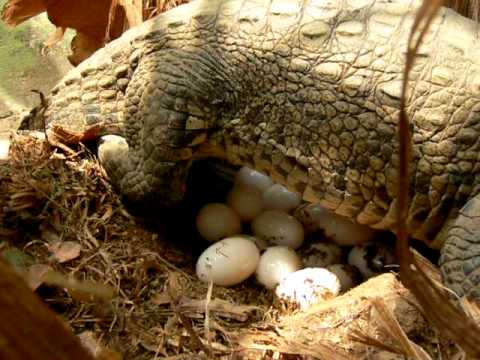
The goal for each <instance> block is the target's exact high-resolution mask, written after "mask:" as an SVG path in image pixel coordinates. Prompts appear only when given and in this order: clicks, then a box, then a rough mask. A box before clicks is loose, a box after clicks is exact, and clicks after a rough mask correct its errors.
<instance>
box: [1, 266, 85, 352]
mask: <svg viewBox="0 0 480 360" xmlns="http://www.w3.org/2000/svg"><path fill="white" fill-rule="evenodd" d="M0 359H8V360H94V358H93V356H92V355H91V354H90V353H89V352H88V351H87V350H86V349H85V348H84V347H83V346H82V345H81V343H80V340H79V339H78V338H77V337H76V336H75V335H73V334H72V333H71V332H70V331H69V330H68V328H67V326H66V325H65V323H63V322H62V321H61V320H60V318H59V317H58V316H57V315H56V314H55V313H54V312H53V311H52V310H51V309H50V308H48V306H47V305H46V304H45V303H43V302H42V301H41V299H40V298H39V297H38V296H37V295H36V294H34V293H33V292H32V291H31V290H30V289H29V287H28V286H27V284H26V283H25V282H24V280H23V279H22V277H21V276H20V275H18V274H17V273H16V272H15V270H14V269H12V268H11V267H10V266H8V265H7V264H6V263H5V262H4V261H3V260H0Z"/></svg>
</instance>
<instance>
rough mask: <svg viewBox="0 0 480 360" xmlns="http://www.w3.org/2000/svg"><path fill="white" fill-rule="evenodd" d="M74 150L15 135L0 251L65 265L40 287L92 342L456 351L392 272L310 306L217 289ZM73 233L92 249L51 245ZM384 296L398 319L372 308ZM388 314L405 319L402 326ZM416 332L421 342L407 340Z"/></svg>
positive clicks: (278, 353)
mask: <svg viewBox="0 0 480 360" xmlns="http://www.w3.org/2000/svg"><path fill="white" fill-rule="evenodd" d="M64 154H65V153H63V152H59V151H58V150H56V149H54V148H52V147H51V146H50V145H49V144H48V143H46V142H45V141H44V140H42V139H38V138H36V137H33V136H30V135H20V136H15V137H14V138H13V139H12V146H11V151H10V159H9V160H8V161H7V162H5V163H3V164H1V166H0V208H1V209H2V211H1V212H0V220H1V223H2V228H1V229H0V233H1V234H3V236H2V238H6V239H7V238H8V241H6V242H5V243H4V244H3V245H2V246H1V247H0V249H2V250H1V251H3V252H5V250H6V249H9V248H11V247H13V246H15V247H17V248H20V249H21V250H22V251H23V252H24V253H26V254H28V255H30V256H32V257H33V258H34V259H35V263H36V265H35V266H37V267H36V268H35V269H38V264H41V265H48V266H49V267H50V268H52V269H53V270H54V271H55V273H54V274H53V275H52V273H50V275H49V276H45V277H42V278H41V279H42V280H41V281H38V279H36V280H37V285H38V283H43V285H42V286H40V287H39V288H38V289H37V290H36V291H37V293H38V294H39V295H40V296H42V297H43V298H44V300H45V301H46V302H47V303H48V304H49V305H50V306H51V307H53V308H54V309H55V310H56V311H58V312H59V313H60V314H61V315H62V317H63V318H65V319H66V320H67V321H68V322H69V324H70V326H71V327H72V329H73V330H74V332H75V333H77V334H80V335H81V337H82V338H84V337H85V338H88V339H90V340H85V342H86V343H88V342H89V341H90V342H92V341H93V343H94V344H95V345H94V346H93V345H91V346H90V347H91V348H92V346H93V347H95V346H97V347H98V345H99V344H100V345H102V346H103V350H104V351H107V350H108V351H112V349H113V350H115V351H117V352H114V354H116V355H118V354H122V355H123V357H124V358H125V359H202V358H206V359H207V358H208V359H289V360H290V359H332V358H336V359H363V358H365V356H367V355H368V356H373V357H372V359H375V357H374V356H377V355H375V354H377V353H378V352H379V351H380V349H384V348H385V347H386V348H387V349H388V350H389V351H393V352H397V353H399V354H410V352H411V351H412V347H414V349H417V351H419V350H418V349H419V346H421V347H422V348H424V349H425V350H426V351H427V352H428V353H429V354H430V356H432V358H436V357H437V355H438V354H439V352H442V353H448V354H451V353H452V352H455V351H456V350H455V348H452V346H451V344H450V343H449V342H447V341H444V340H441V339H440V338H439V337H438V336H437V334H436V332H435V331H434V330H433V329H432V328H431V327H430V326H429V325H428V323H427V322H426V321H425V320H424V318H423V315H422V313H421V312H420V311H419V310H418V305H416V301H415V299H414V298H413V297H412V296H411V294H410V293H409V292H408V291H407V290H406V289H405V288H403V287H402V286H401V285H400V284H399V283H398V281H397V280H396V279H395V276H393V275H388V274H387V275H385V276H383V277H379V278H377V279H376V280H372V281H370V282H367V283H365V284H363V285H361V286H359V287H358V288H356V289H354V290H352V291H351V292H349V293H347V294H346V295H344V296H342V297H340V298H337V299H334V300H332V301H330V302H327V303H325V304H321V305H319V306H318V307H315V308H312V309H311V310H309V311H307V312H304V313H300V312H291V311H288V310H285V309H284V308H283V307H279V306H277V305H278V304H276V303H275V302H274V301H273V299H272V296H271V294H270V293H269V292H267V291H266V290H264V289H263V288H261V287H259V286H257V285H256V284H255V283H254V282H253V281H251V282H247V283H245V284H242V285H239V286H236V287H233V288H220V287H214V288H213V291H212V294H211V298H210V297H209V296H207V294H208V285H207V284H204V283H201V282H199V281H198V280H197V279H196V277H195V276H194V263H195V258H194V256H193V255H194V254H192V253H189V252H188V246H187V251H185V247H184V249H180V248H176V247H175V245H174V243H175V242H174V241H171V239H169V238H166V235H165V234H164V233H162V232H160V233H158V232H151V231H148V230H146V229H145V227H144V226H142V225H141V224H138V223H137V222H136V221H135V219H134V218H132V217H131V216H130V215H129V214H128V213H127V212H126V211H125V209H124V208H123V206H122V205H121V203H120V201H119V199H118V197H117V196H116V194H115V193H114V192H113V191H112V189H111V188H110V185H109V184H108V182H107V181H106V180H105V178H104V174H103V172H102V169H101V167H100V166H99V164H98V163H97V161H96V160H95V158H94V157H92V156H91V155H90V154H89V152H88V150H87V149H85V148H78V149H74V150H71V151H69V152H68V154H69V155H68V156H67V155H64ZM192 237H193V235H192ZM66 242H69V243H78V244H80V248H81V252H80V254H79V255H78V254H76V255H73V256H71V257H70V258H68V257H67V258H66V260H65V261H63V260H62V262H60V261H59V260H58V256H57V255H58V254H56V253H55V250H53V249H54V248H55V247H54V246H52V245H53V244H58V243H66ZM56 249H58V247H56ZM67 254H68V253H67ZM430 266H432V265H431V264H430ZM432 269H434V267H432ZM26 270H27V271H28V270H29V269H28V268H27V269H26ZM36 271H37V270H36ZM432 271H434V270H432ZM36 276H38V275H36ZM72 279H74V281H73V280H72ZM29 280H31V279H29ZM34 280H35V279H34ZM112 293H113V294H114V295H113V298H112V297H111V294H112ZM380 297H381V298H382V299H383V300H382V302H381V303H380V305H378V301H379V300H376V299H378V298H380ZM382 304H383V308H386V309H388V310H385V311H384V313H386V314H388V316H389V318H388V319H389V320H388V321H387V322H385V321H383V322H382V321H379V320H378V315H375V314H372V309H373V308H374V307H378V306H382ZM205 314H207V315H205ZM206 316H208V319H206ZM372 316H373V318H372ZM375 318H377V320H375V321H373V320H372V319H375ZM392 319H393V320H392ZM207 320H208V321H207ZM385 323H386V324H387V325H386V326H387V327H388V326H390V327H392V325H391V324H399V325H397V326H396V327H393V329H394V330H395V332H393V333H391V332H388V331H385V330H382V326H383V327H384V326H385V325H382V324H385ZM389 324H390V325H389ZM359 329H362V330H361V331H360V330H359ZM399 333H400V334H403V335H402V337H401V339H403V341H402V342H400V343H399V342H398V339H395V336H393V335H395V334H399ZM392 334H393V335H392ZM352 336H356V338H355V341H353V340H352ZM412 337H414V339H415V343H416V344H415V345H412V342H411V341H407V340H406V339H408V338H410V339H411V338H412ZM92 339H93V340H92ZM365 339H374V340H375V341H376V342H372V341H370V342H368V340H365ZM440 340H441V341H440ZM362 342H363V343H366V344H367V345H363V344H362ZM378 344H387V345H386V346H384V347H383V348H380V347H379V346H378ZM406 344H407V345H408V346H409V347H408V348H407V349H408V350H405V349H404V347H405V346H406ZM105 348H106V349H107V350H105ZM378 356H379V355H378ZM107 358H109V357H107ZM109 359H113V358H112V357H110V358H109Z"/></svg>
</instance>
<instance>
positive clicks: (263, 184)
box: [235, 166, 273, 191]
mask: <svg viewBox="0 0 480 360" xmlns="http://www.w3.org/2000/svg"><path fill="white" fill-rule="evenodd" d="M235 184H236V185H247V186H252V187H254V188H257V189H258V190H260V191H264V190H266V189H267V188H269V187H270V186H271V185H272V184H273V180H272V179H271V178H270V177H269V176H268V175H265V174H262V173H261V172H259V171H256V170H253V169H250V168H248V167H246V166H244V167H242V168H241V169H240V170H239V171H238V173H237V175H236V177H235Z"/></svg>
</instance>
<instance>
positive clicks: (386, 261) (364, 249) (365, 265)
mask: <svg viewBox="0 0 480 360" xmlns="http://www.w3.org/2000/svg"><path fill="white" fill-rule="evenodd" d="M348 263H349V264H350V265H352V266H355V267H356V268H357V269H358V270H359V271H360V273H361V274H362V276H363V277H364V278H365V279H368V278H371V277H373V276H375V275H378V274H380V273H382V272H385V271H388V268H387V267H386V266H388V265H393V264H394V263H395V254H394V250H393V249H392V248H390V247H388V246H386V245H385V244H381V243H368V244H363V245H357V246H354V247H353V248H352V250H350V253H349V254H348Z"/></svg>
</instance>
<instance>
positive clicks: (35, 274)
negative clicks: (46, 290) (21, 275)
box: [26, 264, 53, 291]
mask: <svg viewBox="0 0 480 360" xmlns="http://www.w3.org/2000/svg"><path fill="white" fill-rule="evenodd" d="M52 271H53V268H52V267H51V266H50V265H45V264H35V265H32V266H30V267H29V269H28V273H27V275H26V280H27V283H28V286H30V289H32V290H33V291H35V290H37V289H38V288H39V287H40V286H41V285H42V284H43V283H44V282H45V280H46V279H47V277H48V274H49V273H50V272H52Z"/></svg>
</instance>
